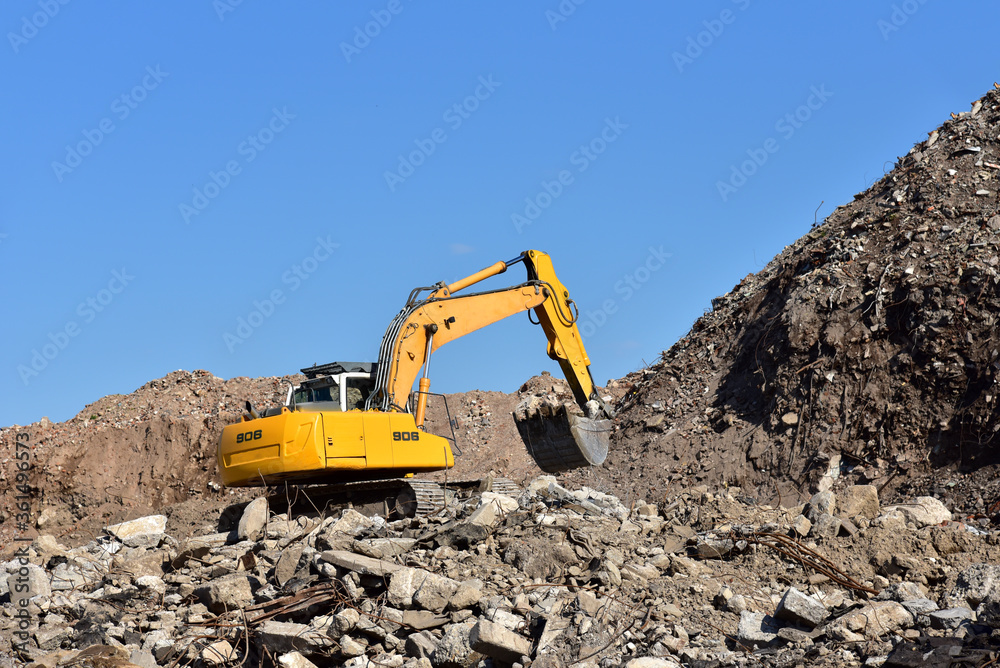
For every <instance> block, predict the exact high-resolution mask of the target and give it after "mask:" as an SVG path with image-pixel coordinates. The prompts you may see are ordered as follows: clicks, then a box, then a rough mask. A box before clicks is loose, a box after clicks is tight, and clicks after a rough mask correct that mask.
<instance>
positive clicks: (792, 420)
mask: <svg viewBox="0 0 1000 668" xmlns="http://www.w3.org/2000/svg"><path fill="white" fill-rule="evenodd" d="M781 422H782V423H783V424H784V425H785V426H788V427H792V426H794V425H797V424H798V423H799V414H798V413H785V414H784V415H782V416H781Z"/></svg>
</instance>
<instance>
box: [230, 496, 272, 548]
mask: <svg viewBox="0 0 1000 668" xmlns="http://www.w3.org/2000/svg"><path fill="white" fill-rule="evenodd" d="M267 513H268V506H267V499H265V498H264V497H260V498H257V499H254V500H253V501H251V502H250V503H249V504H247V507H246V508H245V509H244V510H243V516H242V517H241V518H240V524H239V527H238V528H237V530H236V535H237V536H238V537H239V539H240V540H257V538H259V537H260V535H261V533H262V532H263V531H264V525H266V524H267Z"/></svg>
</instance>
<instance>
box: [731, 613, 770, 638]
mask: <svg viewBox="0 0 1000 668" xmlns="http://www.w3.org/2000/svg"><path fill="white" fill-rule="evenodd" d="M779 628H781V625H780V624H779V623H778V621H777V620H776V619H774V617H771V616H770V615H765V614H764V613H762V612H750V611H749V610H744V611H743V612H741V613H740V623H739V625H738V626H737V627H736V637H737V638H738V639H739V641H740V642H743V643H751V644H756V645H769V644H771V643H772V642H774V640H775V638H777V637H778V629H779Z"/></svg>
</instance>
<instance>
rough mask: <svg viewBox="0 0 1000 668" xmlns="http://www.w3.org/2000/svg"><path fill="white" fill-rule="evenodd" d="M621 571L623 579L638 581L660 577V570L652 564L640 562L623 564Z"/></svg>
mask: <svg viewBox="0 0 1000 668" xmlns="http://www.w3.org/2000/svg"><path fill="white" fill-rule="evenodd" d="M621 573H622V578H623V579H626V580H638V581H639V582H647V581H649V580H655V579H656V578H658V577H660V571H659V570H658V569H657V568H655V567H654V566H648V565H640V564H625V565H624V566H623V567H622V569H621Z"/></svg>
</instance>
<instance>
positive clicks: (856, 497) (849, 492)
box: [837, 485, 880, 520]
mask: <svg viewBox="0 0 1000 668" xmlns="http://www.w3.org/2000/svg"><path fill="white" fill-rule="evenodd" d="M837 505H838V509H837V514H838V515H840V516H841V517H844V518H847V519H851V520H853V519H855V518H857V517H864V518H865V519H869V520H870V519H874V518H876V517H878V514H879V509H880V507H879V501H878V488H877V487H875V486H874V485H852V486H851V487H848V488H847V489H845V490H844V491H843V492H841V494H840V496H839V497H838V498H837Z"/></svg>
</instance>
